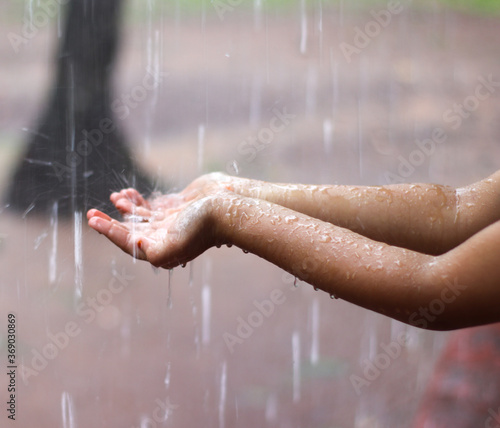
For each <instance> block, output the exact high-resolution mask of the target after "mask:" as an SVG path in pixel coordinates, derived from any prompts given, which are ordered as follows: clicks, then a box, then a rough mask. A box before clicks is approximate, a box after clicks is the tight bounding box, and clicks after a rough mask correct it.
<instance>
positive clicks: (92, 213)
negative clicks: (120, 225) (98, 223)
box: [87, 209, 111, 221]
mask: <svg viewBox="0 0 500 428" xmlns="http://www.w3.org/2000/svg"><path fill="white" fill-rule="evenodd" d="M92 217H100V218H102V219H104V220H108V221H111V217H110V216H109V215H107V214H104V213H103V212H101V211H99V210H96V209H91V210H88V212H87V219H88V220H90V219H91V218H92Z"/></svg>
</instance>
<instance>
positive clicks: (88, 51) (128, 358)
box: [0, 0, 500, 428]
mask: <svg viewBox="0 0 500 428" xmlns="http://www.w3.org/2000/svg"><path fill="white" fill-rule="evenodd" d="M113 1H114V2H115V6H113V7H116V8H120V13H116V14H114V13H113V10H114V9H111V10H107V11H103V10H101V9H99V8H100V7H101V6H99V4H100V2H98V1H97V0H95V1H93V0H70V1H66V0H64V1H63V0H26V1H20V0H16V1H7V0H1V2H0V24H1V25H0V40H1V43H0V61H1V64H2V67H1V68H0V84H1V88H2V90H1V91H0V191H1V194H2V196H3V201H2V205H1V207H2V208H1V212H0V272H1V275H0V308H1V314H2V315H1V316H2V319H3V320H4V325H3V326H1V330H0V337H1V340H2V341H1V348H2V355H6V352H7V341H6V336H5V335H6V332H7V330H6V329H7V321H6V319H7V314H8V313H15V314H16V319H17V348H16V350H17V354H16V357H17V361H16V362H17V364H18V367H17V377H16V382H17V384H16V400H17V401H16V402H17V414H16V419H17V420H16V421H15V422H13V421H10V420H8V419H7V413H6V412H5V413H4V411H2V415H1V416H0V417H1V418H2V422H1V425H2V426H15V424H17V426H23V427H24V426H26V427H27V426H37V427H40V428H44V427H51V428H52V427H63V428H74V427H88V426H93V427H127V428H129V427H141V428H145V427H148V428H149V427H170V426H176V427H189V426H191V427H192V426H201V425H203V426H206V427H233V426H234V427H235V426H238V427H250V426H261V427H287V428H288V427H316V428H323V427H324V428H341V427H356V428H365V427H384V428H385V427H398V428H401V427H412V426H414V423H415V420H416V415H417V413H418V412H419V411H421V403H422V397H423V396H424V395H425V394H426V388H428V385H429V379H430V378H431V375H432V373H433V370H434V369H435V364H436V361H438V358H439V356H440V354H441V352H442V350H443V347H444V346H445V345H446V343H447V340H448V339H449V336H450V334H448V333H433V332H426V331H423V330H420V329H417V328H414V327H409V326H406V325H403V324H401V323H399V322H396V321H391V320H389V319H387V318H385V317H382V316H380V315H377V314H374V313H371V312H367V311H365V310H361V309H359V308H356V307H354V306H353V305H350V304H348V303H346V302H342V301H339V300H331V299H330V297H329V296H328V295H326V294H325V293H323V292H315V291H314V290H313V288H312V287H311V286H309V285H308V284H305V283H302V282H297V283H295V285H294V282H295V281H294V278H293V277H292V276H291V275H289V274H287V273H285V272H283V271H281V270H280V269H278V268H276V267H274V266H272V265H270V264H268V263H267V262H265V261H263V260H260V259H259V258H257V257H255V256H253V255H250V254H244V253H243V252H242V251H240V250H238V249H236V248H232V249H227V248H222V249H213V250H209V251H207V252H206V253H205V254H204V255H202V256H201V257H200V258H199V259H197V260H195V261H194V262H192V263H189V264H188V266H186V267H185V268H184V269H182V268H177V269H174V270H172V271H157V270H153V269H152V268H151V267H150V266H149V265H146V264H145V263H141V262H137V263H134V262H133V261H132V260H131V258H129V257H128V256H126V255H124V254H121V253H120V252H119V250H117V249H116V248H115V247H114V246H112V245H111V244H110V243H108V242H107V241H105V240H104V239H103V238H101V237H99V236H98V235H97V233H95V232H93V231H92V230H90V229H89V228H88V227H87V225H86V221H85V210H86V209H87V208H88V206H101V204H102V206H103V207H106V203H107V201H106V197H105V196H103V195H108V194H109V193H111V191H113V190H117V189H119V188H121V187H125V186H128V185H134V184H135V183H136V182H140V183H141V186H143V189H144V192H145V193H150V192H153V191H156V190H164V191H179V190H180V189H182V188H183V187H184V186H185V185H187V184H188V183H189V182H190V181H191V180H193V179H194V178H196V177H197V176H198V175H200V174H203V173H207V172H211V171H223V172H226V173H229V174H232V175H240V176H245V177H252V178H257V179H261V180H269V181H280V182H308V183H338V184H364V185H383V184H389V183H395V182H422V181H425V182H437V183H442V184H449V185H454V186H459V185H465V184H468V183H471V182H473V181H475V180H479V179H482V178H484V177H486V176H487V175H489V174H491V173H493V172H495V171H496V170H497V169H498V165H497V162H496V161H495V159H499V155H500V154H499V151H500V145H499V144H498V137H499V136H500V122H499V121H498V113H497V112H498V111H499V107H500V94H499V93H498V89H499V87H500V84H496V82H500V55H499V54H500V51H499V47H498V36H499V35H500V27H499V17H500V3H499V2H498V1H493V0H491V1H479V0H476V1H467V2H466V1H451V0H450V1H444V0H442V1H440V0H429V1H424V0H422V1H416V0H415V1H389V2H383V1H380V2H379V1H362V0H356V1H340V0H337V1H334V0H331V1H330V0H328V1H327V0H254V1H250V0H213V1H212V2H209V1H204V0H201V1H194V0H172V1H165V0H123V1H116V0H113ZM109 2H110V3H111V0H109ZM108 5H109V3H108ZM71 7H73V8H76V7H80V8H81V9H80V12H79V14H78V13H75V14H74V15H73V19H76V21H71V22H72V24H71V25H66V23H67V21H66V19H67V18H66V17H67V16H69V15H67V12H68V10H69V8H71ZM75 10H76V9H75ZM75 17H76V18H75ZM79 17H81V18H79ZM75 23H76V24H75ZM115 24H116V28H117V32H116V34H115V35H114V36H113V31H112V28H113V25H115ZM103 28H104V29H106V28H108V29H110V33H109V34H104V33H105V31H104V30H102V32H101V33H99V31H97V30H96V31H95V33H93V32H92V31H93V30H92V29H103ZM71 31H73V32H74V34H73V36H74V37H76V39H74V40H73V42H72V44H70V46H69V45H67V43H69V42H68V40H70V38H69V37H68V34H70V33H71ZM78 31H82V34H83V33H85V32H86V33H85V34H86V35H82V37H81V38H80V39H79V38H78V34H79V33H78ZM75 34H76V36H75ZM106 37H107V38H108V39H105V38H106ZM113 37H114V39H113ZM75 40H76V41H75ZM78 40H80V41H87V42H88V43H87V44H85V43H83V42H82V43H81V44H78ZM100 40H107V42H106V41H103V42H102V43H101V42H100ZM113 40H114V41H115V42H116V43H117V44H116V52H114V53H113V48H112V45H113V43H112V42H113ZM64 46H66V48H63V47H64ZM110 46H111V48H110ZM108 48H109V49H108ZM92 52H97V54H95V55H97V57H96V58H98V59H97V60H95V58H94V57H93V56H92V55H93V54H92ZM110 52H111V53H110ZM78 55H80V59H79V60H81V61H83V62H81V63H79V62H78V61H77V60H75V61H74V62H73V63H70V64H69V65H68V64H66V65H64V60H65V58H67V57H71V58H76V57H77V56H78ZM114 55H116V56H114ZM88 58H91V59H88ZM92 58H94V60H95V63H93V62H88V61H92ZM113 58H116V60H115V61H112V59H113ZM85 61H87V62H85ZM61 64H62V65H61ZM86 64H87V65H88V64H91V67H90V68H89V69H86V68H85V67H86ZM65 67H66V68H65ZM61 70H62V71H61ZM68 70H69V71H68ZM96 70H99V71H96ZM87 78H88V80H89V81H90V83H88V82H87V83H81V85H86V84H89V85H90V86H89V87H92V84H95V85H97V86H96V87H98V88H99V90H97V91H96V93H95V94H94V95H93V96H92V97H91V96H86V95H88V94H89V93H92V90H87V89H85V90H82V89H81V88H82V87H83V86H80V85H79V82H86V80H85V79H87ZM79 79H81V80H79ZM75 82H76V83H75ZM485 82H486V83H485ZM488 82H489V83H488ZM495 84H496V86H495ZM478 85H481V86H482V88H483V90H482V91H483V92H481V93H482V94H483V95H482V96H481V99H480V98H478V97H477V91H476V88H477V87H478ZM85 88H86V87H85ZM103 88H104V89H103ZM54 94H56V95H54ZM59 96H60V98H58V97H59ZM57 100H59V101H57ZM61 100H62V101H61ZM75 100H76V101H75ZM81 100H83V101H81ZM80 101H81V102H82V103H83V104H80ZM82 105H83V106H84V107H82V109H83V110H84V113H81V112H80V111H79V108H80V107H79V106H82ZM83 110H82V111H83ZM68 111H70V112H72V114H67V112H68ZM85 112H87V113H85ZM80 113H81V114H80ZM82 118H85V119H82ZM276 118H277V119H278V120H280V121H281V123H282V125H283V126H280V127H279V128H276V127H274V129H271V124H272V123H276V121H275V120H276ZM103 119H109V121H105V122H102V120H103ZM48 124H49V125H48ZM91 124H94V125H91ZM95 124H97V125H95ZM111 128H112V129H113V132H111V131H110V132H108V131H109V130H110V129H111ZM84 131H87V135H91V137H88V138H87V139H86V140H85V138H84V134H83V132H84ZM436 132H438V134H439V135H443V136H445V138H441V139H439V141H437V139H434V140H432V138H433V136H435V135H436ZM49 134H50V135H49ZM108 134H109V135H112V136H113V138H111V137H109V138H110V140H109V141H108V140H106V138H107V137H106V136H108ZM92 138H93V139H92ZM100 138H104V140H103V141H104V143H102V144H101V143H100V141H101V140H99V139H100ZM81 141H84V143H83V144H82V145H79V143H80V142H81ZM96 141H99V142H98V143H96ZM108 142H109V144H108ZM114 144H116V146H115V145H114ZM98 146H99V150H101V149H102V150H106V148H109V147H113V150H111V149H110V150H109V151H108V152H99V150H98ZM30 147H31V148H33V147H35V148H36V150H35V149H33V150H34V151H31V152H30V151H29V150H30ZM122 147H123V148H124V149H123V151H121V150H122ZM125 148H126V149H125ZM90 152H92V153H93V154H94V155H95V153H104V154H103V155H99V156H100V157H99V159H101V158H102V159H104V161H103V162H101V163H99V162H98V161H97V160H96V161H95V163H92V162H94V160H92V159H94V158H92V156H91V153H90ZM69 155H71V156H76V158H77V160H78V159H79V161H78V162H75V163H72V162H73V161H72V160H71V159H74V158H68V156H69ZM122 158H123V159H125V158H126V159H128V160H126V161H125V160H123V161H121V160H120V159H122ZM56 160H57V161H56ZM120 162H121V163H120ZM127 162H129V163H127ZM76 164H78V165H76ZM88 165H91V166H92V167H89V166H88ZM78 168H84V169H82V170H79V169H78ZM85 168H86V169H85ZM20 171H21V172H20ZM75 171H76V172H75ZM78 171H80V172H78ZM77 172H78V174H80V173H81V174H80V175H81V177H83V178H82V179H81V181H79V180H80V179H79V178H78V177H80V176H78V177H77ZM99 174H102V178H99V177H101V176H100V175H99ZM137 177H139V178H137ZM141 177H142V178H141ZM136 180H137V181H136ZM87 187H92V189H94V190H92V192H94V193H91V192H90V191H89V193H88V195H90V196H88V195H87V193H86V192H87ZM82 192H83V193H82ZM82 194H84V196H82V197H81V198H80V196H81V195H82ZM85 195H86V196H85ZM23 204H24V205H23ZM39 207H40V210H38V208H39ZM42 208H43V209H42ZM277 293H278V294H277ZM277 295H279V296H281V298H280V299H277V300H276V299H275V300H276V301H279V302H278V303H274V304H273V305H272V310H269V311H266V310H263V309H262V308H263V307H264V306H263V305H265V304H263V303H262V302H264V301H266V302H270V301H271V302H272V299H273V296H274V297H276V296H277ZM267 307H268V308H269V307H270V306H269V305H267ZM259 308H260V309H259ZM402 337H404V338H405V340H404V341H403V342H404V344H403V345H401V344H400V342H399V340H400V338H402ZM391 345H392V348H390V349H394V350H395V351H394V353H391V352H389V351H387V349H389V348H388V347H390V346H391ZM396 350H397V352H396ZM382 355H385V357H384V356H382ZM3 361H6V357H5V358H4V359H3ZM6 366H7V363H5V366H4V368H5V370H6ZM0 379H1V380H0V391H1V394H0V396H1V397H2V399H4V398H5V401H4V402H6V401H8V395H7V386H8V382H9V379H8V377H7V375H5V376H2V377H0ZM451 389H453V388H452V387H451ZM448 402H449V407H448V412H454V411H457V409H458V408H459V407H461V408H463V404H461V403H462V402H460V401H459V400H458V398H457V399H455V398H453V396H450V397H449V399H448ZM497 404H498V403H497ZM476 410H477V409H476ZM489 415H490V414H489V413H488V406H486V408H481V409H480V413H478V414H477V415H476V419H475V420H476V421H479V422H478V423H476V422H475V423H474V424H472V425H464V426H476V427H477V426H484V424H485V423H486V420H487V419H488V417H489Z"/></svg>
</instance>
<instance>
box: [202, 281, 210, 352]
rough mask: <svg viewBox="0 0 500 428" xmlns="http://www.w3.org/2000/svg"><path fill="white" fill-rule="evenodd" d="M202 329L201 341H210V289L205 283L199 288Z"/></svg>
mask: <svg viewBox="0 0 500 428" xmlns="http://www.w3.org/2000/svg"><path fill="white" fill-rule="evenodd" d="M201 308H202V330H201V341H202V343H203V344H204V345H207V344H208V343H209V342H210V316H211V315H210V314H211V291H210V286H209V285H208V284H205V285H204V286H203V288H202V290H201Z"/></svg>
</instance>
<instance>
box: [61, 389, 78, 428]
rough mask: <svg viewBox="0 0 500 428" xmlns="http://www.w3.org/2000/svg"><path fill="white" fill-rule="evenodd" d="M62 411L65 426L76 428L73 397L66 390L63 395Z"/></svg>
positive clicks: (66, 427)
mask: <svg viewBox="0 0 500 428" xmlns="http://www.w3.org/2000/svg"><path fill="white" fill-rule="evenodd" d="M61 412H62V426H63V428H76V424H75V417H74V405H73V398H72V397H71V395H70V394H69V393H68V392H66V391H65V392H63V393H62V396H61Z"/></svg>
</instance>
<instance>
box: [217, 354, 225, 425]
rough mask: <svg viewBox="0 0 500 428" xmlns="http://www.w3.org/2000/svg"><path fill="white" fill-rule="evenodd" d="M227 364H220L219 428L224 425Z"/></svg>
mask: <svg viewBox="0 0 500 428" xmlns="http://www.w3.org/2000/svg"><path fill="white" fill-rule="evenodd" d="M226 390H227V363H226V361H224V363H223V364H222V373H221V377H220V397H219V428H224V425H225V417H224V416H225V410H226V393H227V391H226Z"/></svg>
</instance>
